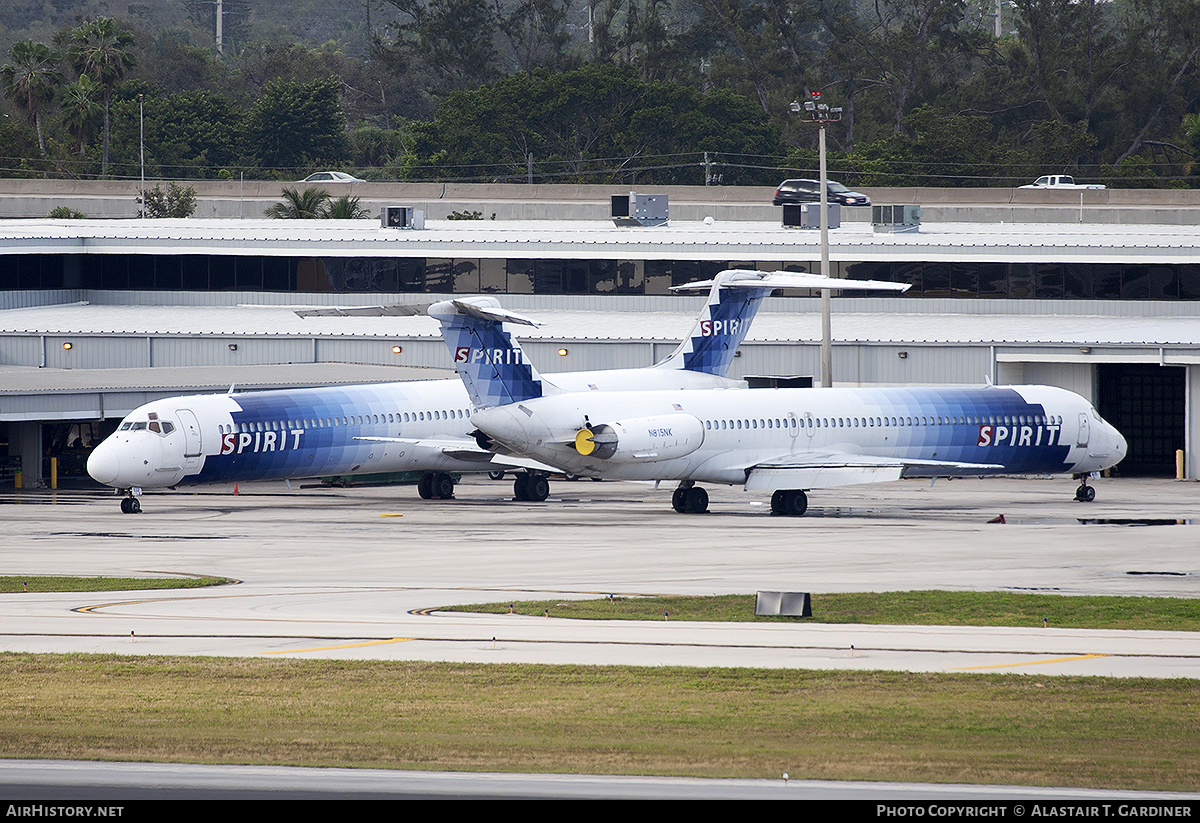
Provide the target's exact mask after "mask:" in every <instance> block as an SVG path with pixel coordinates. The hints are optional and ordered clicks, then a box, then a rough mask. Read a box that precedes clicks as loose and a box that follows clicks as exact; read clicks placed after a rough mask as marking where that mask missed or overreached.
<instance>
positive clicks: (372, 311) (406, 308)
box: [296, 303, 433, 317]
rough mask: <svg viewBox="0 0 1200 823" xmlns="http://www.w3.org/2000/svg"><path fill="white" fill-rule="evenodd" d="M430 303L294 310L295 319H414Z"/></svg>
mask: <svg viewBox="0 0 1200 823" xmlns="http://www.w3.org/2000/svg"><path fill="white" fill-rule="evenodd" d="M431 305H433V304H432V303H394V304H392V305H390V306H348V307H346V308H338V307H337V306H332V307H325V308H320V309H296V316H297V317H416V316H418V315H423V314H425V312H426V311H427V310H428V309H429V307H430V306H431Z"/></svg>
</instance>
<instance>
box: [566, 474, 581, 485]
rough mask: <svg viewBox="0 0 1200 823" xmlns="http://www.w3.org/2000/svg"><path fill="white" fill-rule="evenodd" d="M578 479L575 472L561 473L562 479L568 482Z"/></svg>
mask: <svg viewBox="0 0 1200 823" xmlns="http://www.w3.org/2000/svg"><path fill="white" fill-rule="evenodd" d="M578 479H579V475H577V474H564V475H563V480H566V481H568V482H570V483H574V482H575V481H576V480H578Z"/></svg>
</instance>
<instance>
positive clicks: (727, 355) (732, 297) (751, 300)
mask: <svg viewBox="0 0 1200 823" xmlns="http://www.w3.org/2000/svg"><path fill="white" fill-rule="evenodd" d="M704 288H707V289H709V293H708V303H707V305H705V307H704V309H703V311H701V312H700V317H699V318H697V320H696V325H695V326H694V327H693V328H692V332H691V334H690V335H688V336H687V337H686V338H685V339H684V341H683V342H682V343H680V344H679V348H677V349H675V351H674V352H672V353H671V355H670V356H669V357H667V358H666V359H665V360H662V361H661V362H659V363H657V364H656V367H657V368H663V369H687V370H689V371H697V372H704V373H705V374H713V375H717V376H719V377H727V376H728V372H729V366H730V364H731V363H732V362H733V357H734V355H735V354H736V353H737V349H738V346H740V345H741V344H742V341H744V340H745V339H746V335H747V333H749V331H750V324H751V323H752V322H753V321H754V316H755V315H756V314H757V313H758V309H759V307H760V306H761V305H762V301H763V298H765V297H767V296H768V295H770V294H771V292H772V291H774V290H775V289H822V288H828V289H840V290H851V289H857V290H862V289H868V290H872V291H876V290H878V291H905V290H907V289H908V288H909V284H906V283H886V282H883V281H875V280H843V279H839V278H832V277H822V276H821V275H818V274H808V273H805V272H786V271H783V272H764V271H755V270H752V269H728V270H726V271H723V272H721V273H720V274H718V275H717V276H716V277H714V278H713V279H712V280H704V281H701V282H697V283H688V284H687V285H683V286H672V287H671V290H672V291H695V290H698V289H704Z"/></svg>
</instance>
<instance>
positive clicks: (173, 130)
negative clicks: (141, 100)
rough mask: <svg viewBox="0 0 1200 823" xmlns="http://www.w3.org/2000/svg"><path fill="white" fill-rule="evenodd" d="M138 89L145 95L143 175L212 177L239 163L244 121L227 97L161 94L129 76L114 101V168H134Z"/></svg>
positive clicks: (137, 125) (137, 128)
mask: <svg viewBox="0 0 1200 823" xmlns="http://www.w3.org/2000/svg"><path fill="white" fill-rule="evenodd" d="M138 92H142V93H144V94H145V105H144V111H145V132H146V173H147V174H148V175H150V176H153V177H167V178H172V177H174V178H178V177H204V178H212V177H216V176H217V174H218V173H219V170H220V169H223V168H236V167H238V166H239V165H241V163H242V126H243V123H242V120H243V116H242V114H241V112H240V111H239V110H238V107H237V106H236V105H234V103H233V102H232V101H231V100H230V99H229V98H228V97H226V96H224V95H221V94H215V93H211V92H206V91H194V92H181V93H178V94H171V95H165V96H164V95H161V94H158V93H156V92H155V90H154V89H153V88H152V87H151V86H148V85H146V84H144V83H142V82H141V81H136V80H130V81H128V82H126V83H125V84H124V85H123V86H122V87H121V91H120V93H119V94H118V95H117V98H116V99H114V100H113V104H112V131H113V152H112V163H113V165H114V166H123V167H124V168H126V169H129V168H136V167H137V166H138V164H139V162H140V158H139V156H138V144H139V141H138V137H139V117H138V115H139V112H138V101H137V95H138Z"/></svg>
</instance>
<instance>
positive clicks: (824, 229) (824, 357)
mask: <svg viewBox="0 0 1200 823" xmlns="http://www.w3.org/2000/svg"><path fill="white" fill-rule="evenodd" d="M808 96H809V99H808V100H805V101H804V102H803V103H801V102H799V101H796V102H794V103H792V105H791V106H790V108H791V111H792V112H793V113H794V114H802V115H804V116H805V118H806V119H805V122H807V123H815V124H816V125H817V127H818V128H819V129H820V140H819V144H818V145H819V146H820V157H821V276H822V277H828V276H829V178H828V177H827V176H826V174H825V127H826V126H827V125H829V124H830V123H836V122H837V121H839V120H841V119H842V109H841V106H839V107H837V108H836V109H831V108H829V105H828V104H827V103H822V102H821V92H819V91H814V92H809V95H808ZM829 315H830V290H829V289H821V385H822V386H823V387H825V388H830V387H832V386H833V332H832V327H831V323H830V319H829Z"/></svg>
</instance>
